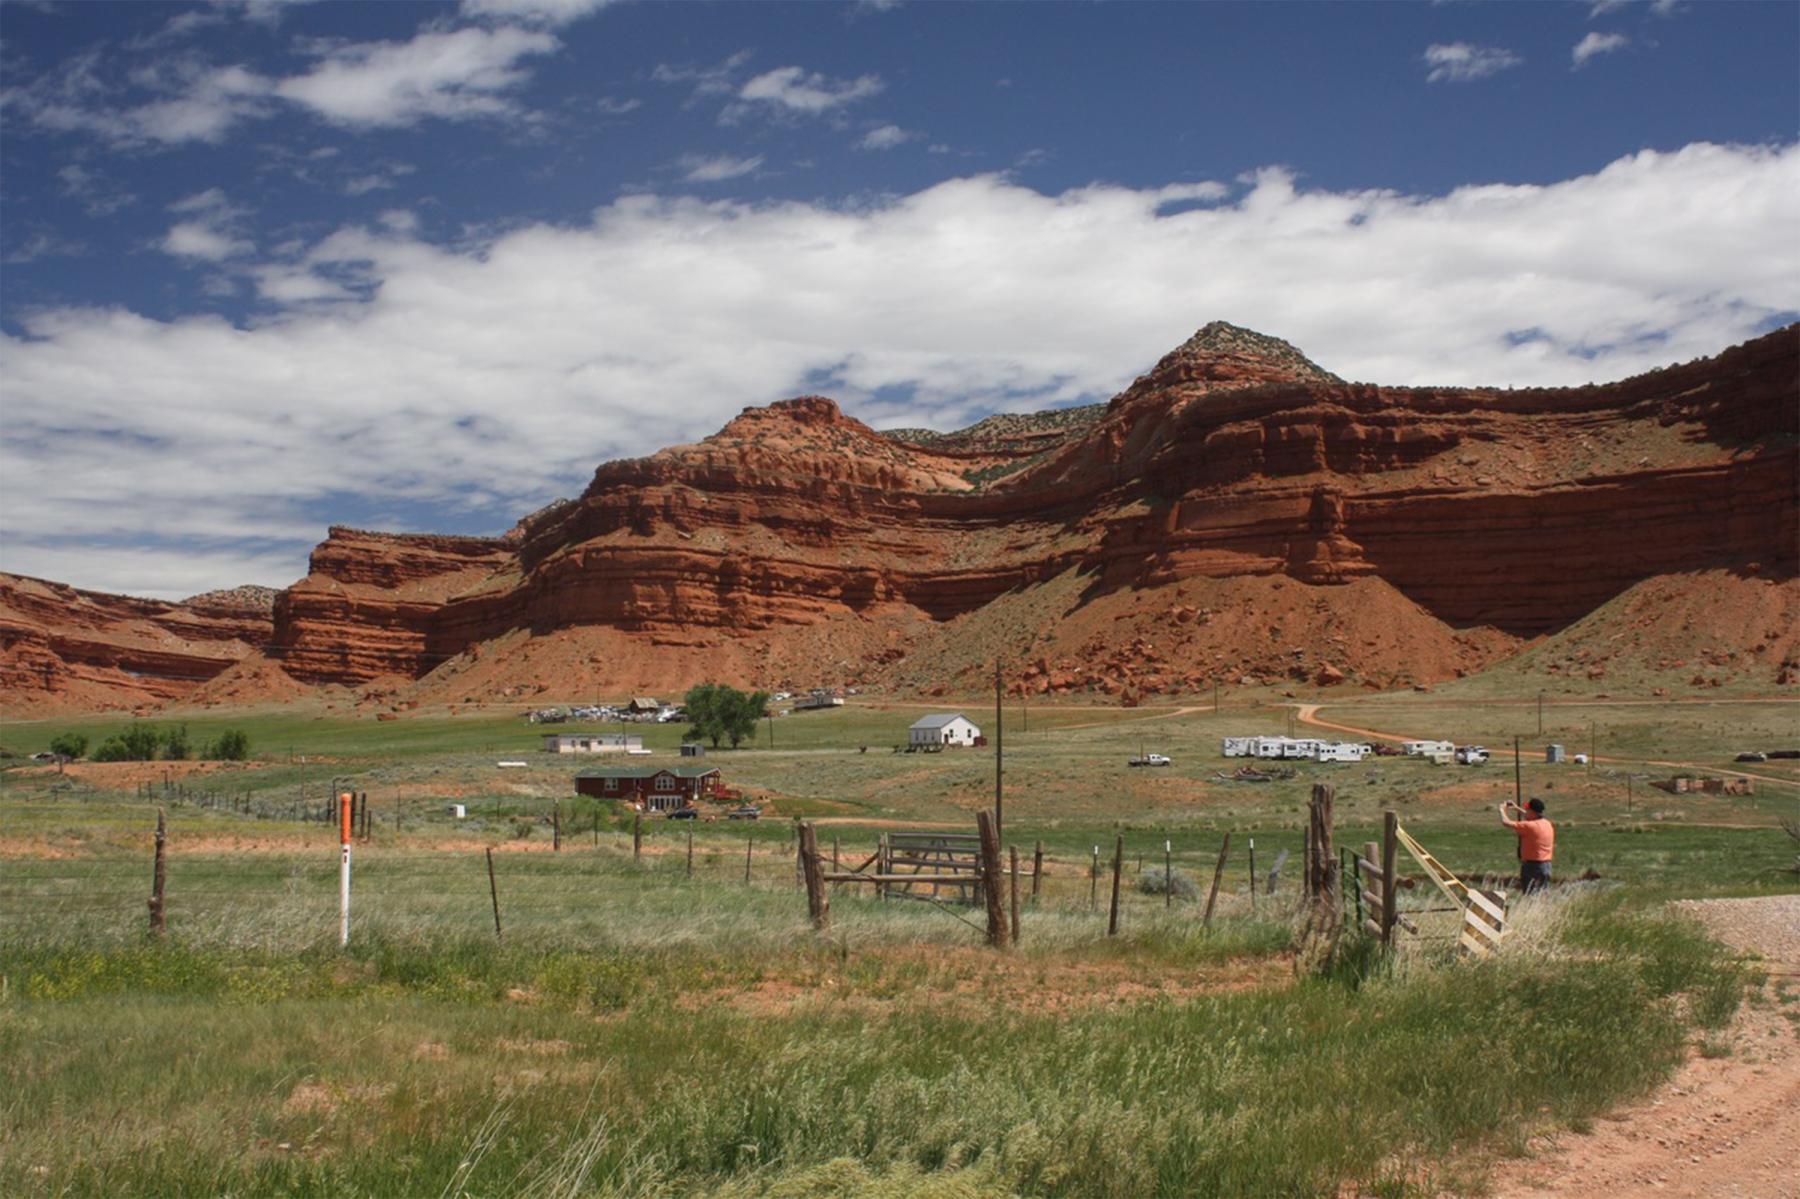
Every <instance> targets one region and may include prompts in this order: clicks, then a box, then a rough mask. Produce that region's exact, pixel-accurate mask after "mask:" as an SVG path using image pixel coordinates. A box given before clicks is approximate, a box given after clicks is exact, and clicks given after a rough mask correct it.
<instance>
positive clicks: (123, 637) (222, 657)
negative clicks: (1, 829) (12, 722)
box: [0, 574, 276, 717]
mask: <svg viewBox="0 0 1800 1199" xmlns="http://www.w3.org/2000/svg"><path fill="white" fill-rule="evenodd" d="M275 595H276V593H275V592H273V591H271V590H270V589H269V588H266V587H238V588H233V589H231V590H229V591H220V592H209V593H207V594H205V595H197V596H194V597H193V598H192V599H189V600H184V601H182V602H180V603H164V602H161V601H158V600H145V599H136V598H133V597H131V596H122V595H107V594H105V593H104V592H98V591H82V590H79V589H77V588H74V587H70V586H67V585H65V584H62V583H52V582H49V581H47V580H44V579H33V578H27V577H25V576H23V575H9V574H0V699H3V700H4V703H5V707H6V710H7V714H8V715H10V716H14V717H23V716H26V715H50V714H54V713H58V712H65V711H91V710H100V709H106V708H123V709H134V708H139V707H144V706H155V705H158V704H162V703H166V702H168V701H170V700H175V699H181V698H184V697H186V696H187V695H189V694H190V693H192V692H193V691H194V690H195V689H196V688H197V687H199V686H200V685H201V684H203V683H205V682H206V681H207V680H209V679H212V678H214V677H215V676H217V675H219V674H221V673H223V672H224V671H225V670H227V669H228V668H230V667H231V666H232V665H234V664H235V663H237V662H239V661H240V660H242V659H244V658H246V657H249V656H251V655H253V654H255V653H256V652H257V651H259V650H261V649H262V648H263V647H264V646H266V645H268V643H269V640H270V637H271V636H272V635H273V632H274V621H273V617H272V611H273V600H274V597H275Z"/></svg>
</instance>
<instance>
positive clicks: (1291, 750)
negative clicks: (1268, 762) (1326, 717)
mask: <svg viewBox="0 0 1800 1199" xmlns="http://www.w3.org/2000/svg"><path fill="white" fill-rule="evenodd" d="M1324 745H1325V742H1323V741H1320V740H1318V739H1317V738H1313V737H1290V738H1288V739H1287V744H1285V745H1283V746H1282V747H1281V756H1282V757H1284V758H1316V757H1318V756H1319V750H1320V749H1321V748H1322V747H1323V746H1324Z"/></svg>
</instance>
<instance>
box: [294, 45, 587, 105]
mask: <svg viewBox="0 0 1800 1199" xmlns="http://www.w3.org/2000/svg"><path fill="white" fill-rule="evenodd" d="M559 44H560V43H559V42H558V41H557V40H556V38H554V37H552V36H551V35H550V34H548V33H543V32H540V31H536V30H527V29H515V28H511V27H501V28H499V29H474V28H470V29H455V30H449V31H428V32H425V33H421V34H419V35H418V36H416V37H414V38H413V39H412V40H411V41H407V42H373V43H367V42H365V43H358V44H355V45H349V46H338V47H334V48H332V49H330V50H328V51H327V52H326V53H325V55H324V58H323V60H322V61H321V62H320V63H319V65H318V66H316V67H314V68H313V69H312V70H311V71H310V72H308V73H307V74H305V75H299V76H295V77H293V78H290V79H284V80H282V81H281V82H280V83H279V84H277V85H276V88H275V91H276V93H277V94H278V95H280V96H282V97H284V98H285V99H288V100H292V101H294V102H295V103H297V104H301V105H304V106H306V107H307V108H310V109H312V110H313V111H314V112H316V113H318V114H319V115H320V116H322V117H324V118H325V119H326V120H328V121H334V122H337V123H339V124H344V125H352V126H358V125H360V126H371V127H374V126H388V127H392V126H399V125H410V124H412V123H414V122H415V121H417V120H419V119H420V118H421V117H440V118H448V119H452V120H455V119H464V118H469V117H492V116H499V115H503V114H507V113H511V112H513V111H514V108H513V104H512V101H511V100H510V99H509V98H507V97H506V95H505V93H506V92H508V91H510V90H511V89H513V88H515V87H517V86H519V85H520V84H522V83H524V82H525V79H526V72H525V71H524V70H523V69H522V68H521V67H520V66H519V61H520V60H521V59H524V58H527V57H530V56H532V55H537V54H548V53H550V52H551V51H552V50H555V49H556V48H557V47H558V45H559Z"/></svg>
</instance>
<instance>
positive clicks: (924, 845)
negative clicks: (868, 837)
mask: <svg viewBox="0 0 1800 1199" xmlns="http://www.w3.org/2000/svg"><path fill="white" fill-rule="evenodd" d="M876 873H877V874H878V875H881V876H882V881H881V882H879V883H877V884H876V892H877V893H878V894H879V895H881V896H882V898H884V899H885V898H887V897H889V896H893V895H902V896H907V897H911V898H918V899H947V900H952V901H954V902H957V903H964V904H969V905H970V906H973V905H975V904H978V903H981V902H982V892H981V838H980V836H979V835H977V834H975V833H945V832H938V831H937V830H935V829H900V830H897V831H895V832H891V833H883V834H882V837H881V854H880V868H879V869H878V870H877V871H876ZM907 875H919V876H921V877H920V878H918V879H917V880H914V879H909V878H906V877H905V876H907Z"/></svg>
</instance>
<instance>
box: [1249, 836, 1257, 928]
mask: <svg viewBox="0 0 1800 1199" xmlns="http://www.w3.org/2000/svg"><path fill="white" fill-rule="evenodd" d="M1250 914H1251V915H1255V914H1256V838H1255V837H1252V838H1250Z"/></svg>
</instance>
